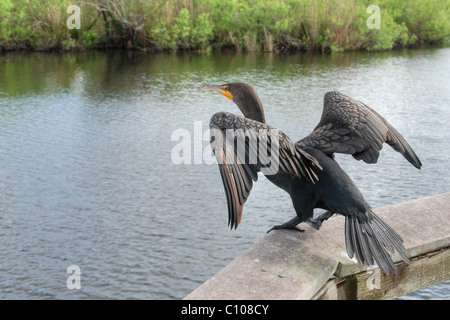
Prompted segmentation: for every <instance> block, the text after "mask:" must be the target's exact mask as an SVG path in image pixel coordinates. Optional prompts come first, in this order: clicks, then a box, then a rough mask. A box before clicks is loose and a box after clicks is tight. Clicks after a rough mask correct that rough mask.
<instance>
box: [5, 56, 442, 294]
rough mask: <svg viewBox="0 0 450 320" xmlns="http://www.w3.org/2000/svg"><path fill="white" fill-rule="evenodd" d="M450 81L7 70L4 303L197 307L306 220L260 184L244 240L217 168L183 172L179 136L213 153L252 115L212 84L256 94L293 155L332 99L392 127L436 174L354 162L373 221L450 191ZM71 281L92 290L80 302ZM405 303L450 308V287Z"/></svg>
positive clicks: (369, 72) (180, 69) (192, 65)
mask: <svg viewBox="0 0 450 320" xmlns="http://www.w3.org/2000/svg"><path fill="white" fill-rule="evenodd" d="M449 74H450V49H449V48H446V49H430V50H428V49H427V50H417V51H404V52H389V53H348V54H335V55H322V56H311V55H286V56H278V55H269V54H257V55H235V54H212V55H203V56H197V55H185V56H177V55H150V54H140V53H125V54H122V53H113V54H108V53H104V52H90V53H82V54H7V55H2V56H0V298H2V299H23V298H32V299H54V298H56V299H80V298H81V299H83V298H89V299H103V298H106V299H124V298H130V299H179V298H183V297H184V296H185V295H187V294H188V293H189V292H190V291H192V290H193V289H195V288H196V287H197V286H198V285H200V284H201V283H202V282H204V281H205V280H206V279H208V278H209V277H211V276H212V275H214V274H215V273H216V272H217V271H219V270H220V269H221V268H222V267H224V266H225V265H227V264H228V263H229V262H230V261H231V260H232V259H234V258H235V257H236V256H238V255H239V254H241V253H242V252H243V251H245V250H246V249H247V248H248V247H249V246H250V245H252V244H254V243H255V242H256V241H257V240H259V239H260V238H261V237H263V236H264V234H265V232H266V231H267V230H268V229H269V228H270V227H271V226H273V225H274V224H277V223H280V222H284V221H285V220H288V219H289V218H291V217H292V216H293V209H292V207H291V201H290V199H289V197H288V196H287V194H284V193H283V192H282V191H281V190H277V189H275V188H274V187H273V186H272V185H271V184H270V182H268V181H266V180H265V179H260V180H259V181H258V183H256V184H255V186H254V188H253V191H252V193H251V196H250V198H249V200H248V202H247V204H246V208H245V213H244V219H243V223H242V224H241V225H240V226H239V228H238V229H237V230H233V231H230V230H229V229H228V228H227V207H226V199H225V194H224V191H223V186H222V181H221V179H220V174H219V171H218V169H217V166H216V165H208V164H205V163H203V164H191V165H175V164H173V162H172V161H171V151H172V148H173V147H174V146H175V145H176V144H178V142H179V141H178V140H177V141H172V139H171V136H172V133H173V132H174V131H175V130H176V129H180V128H182V129H186V130H187V132H189V133H190V134H191V140H189V141H191V142H192V148H194V144H195V146H196V147H197V148H202V149H203V148H206V147H207V144H208V143H207V142H206V141H202V140H201V139H198V137H199V136H198V135H194V123H196V122H197V125H198V124H199V123H200V124H201V125H202V132H201V133H200V134H202V133H203V132H205V131H206V129H207V127H208V123H209V118H210V117H211V115H212V114H213V113H215V112H217V111H230V112H238V110H237V108H236V107H235V105H234V104H232V103H231V102H230V101H229V100H228V99H225V98H224V97H222V96H221V95H219V94H214V93H213V92H211V91H207V92H206V91H201V89H200V88H201V85H202V84H203V83H205V82H209V83H218V84H220V83H225V82H229V81H243V82H248V83H251V84H253V85H254V86H255V88H256V89H257V90H258V92H259V93H260V96H261V100H262V101H263V103H264V106H265V110H266V111H265V112H266V119H267V122H268V123H269V124H270V125H272V126H275V127H277V128H280V129H282V130H283V131H284V132H285V133H287V134H288V135H290V137H291V138H292V139H293V140H296V139H299V138H301V137H303V136H305V135H306V134H308V133H309V132H310V131H311V130H312V129H313V128H314V126H315V125H316V124H317V122H318V120H319V118H320V115H321V112H322V99H323V95H324V93H325V92H326V91H329V90H332V89H338V90H340V91H342V92H344V93H347V94H349V95H351V96H353V97H355V98H357V99H359V100H362V101H363V102H365V103H367V104H368V105H370V106H371V107H373V108H375V109H376V110H377V111H378V112H380V113H381V114H382V115H384V116H385V117H386V118H387V119H389V121H390V122H391V123H392V124H394V126H395V127H396V128H397V129H398V130H399V131H400V132H401V133H402V134H403V135H404V136H405V137H406V139H407V140H408V142H409V143H410V144H411V146H412V147H413V148H414V150H415V151H416V153H417V154H418V155H419V157H420V159H421V161H422V163H423V169H422V170H420V171H418V170H416V169H415V168H414V167H412V166H411V165H409V163H407V162H406V161H405V160H404V159H403V158H402V157H401V156H400V155H399V154H397V153H395V152H394V151H393V150H392V149H391V148H389V147H385V148H384V149H383V150H382V152H381V157H380V161H379V164H377V165H366V164H364V163H361V162H357V161H355V160H353V158H352V157H349V156H338V157H337V159H338V161H339V162H340V164H341V165H342V167H343V168H344V169H345V170H346V171H347V172H348V173H349V174H350V176H351V177H352V178H353V179H354V180H355V182H356V183H357V185H358V186H359V187H360V189H361V191H362V192H363V194H364V195H365V197H366V199H367V200H368V202H369V203H370V204H371V206H372V207H379V206H384V205H388V204H393V203H397V202H402V201H407V200H411V199H416V198H419V197H424V196H429V195H434V194H439V193H443V192H447V191H450V183H449V182H450V179H449V173H448V163H449V161H450V148H449V147H448V146H449V145H448V143H449V142H448V132H449V129H450V128H449V125H448V123H449V122H448V119H450V81H449V80H450V77H449ZM194 137H195V138H196V139H194ZM194 141H195V143H194ZM192 160H193V159H192ZM443 223H448V222H447V221H446V222H443ZM449 230H450V228H449ZM71 265H77V266H79V267H80V268H81V272H82V274H81V289H80V290H76V289H74V290H69V289H68V288H67V286H66V281H67V277H68V276H69V275H68V274H67V273H66V270H67V268H68V267H69V266H71ZM405 298H407V299H428V298H441V299H448V298H450V285H449V283H444V284H441V285H439V286H435V287H433V288H431V289H427V290H423V291H422V292H420V293H414V294H413V295H410V296H407V297H405Z"/></svg>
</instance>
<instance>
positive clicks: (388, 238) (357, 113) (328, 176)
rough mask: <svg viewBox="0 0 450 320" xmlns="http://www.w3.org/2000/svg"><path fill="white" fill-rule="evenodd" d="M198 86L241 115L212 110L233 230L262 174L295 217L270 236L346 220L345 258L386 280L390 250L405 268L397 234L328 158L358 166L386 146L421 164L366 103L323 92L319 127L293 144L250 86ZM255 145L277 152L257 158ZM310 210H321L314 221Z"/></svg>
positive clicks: (258, 149) (215, 149)
mask: <svg viewBox="0 0 450 320" xmlns="http://www.w3.org/2000/svg"><path fill="white" fill-rule="evenodd" d="M202 88H206V89H212V90H215V91H217V92H219V93H221V94H223V95H224V96H226V97H227V98H229V99H230V100H231V101H233V102H234V103H235V104H236V105H237V106H238V107H239V109H240V110H241V112H242V113H243V115H244V117H242V116H239V115H235V114H231V113H228V112H218V113H216V114H214V115H213V116H212V118H211V121H210V129H211V146H212V149H213V152H214V154H215V156H216V159H217V160H218V164H219V169H220V173H221V176H222V180H223V184H224V188H225V193H226V197H227V203H228V218H229V219H228V224H229V225H230V226H231V228H233V227H234V228H237V226H238V225H239V223H240V221H241V218H242V211H243V207H244V203H245V201H246V200H247V197H248V195H249V193H250V191H251V189H252V185H253V181H256V180H257V179H258V172H261V171H262V172H263V173H264V174H265V176H266V177H267V179H269V180H270V181H271V182H272V183H274V184H275V185H276V186H278V187H280V188H281V189H283V190H285V191H286V192H287V193H289V195H290V196H291V199H292V203H293V205H294V208H295V212H296V216H295V217H294V218H292V219H291V220H289V221H288V222H286V223H284V224H281V225H278V226H274V227H273V228H272V229H270V230H269V231H271V230H273V229H296V228H297V227H296V226H297V225H298V224H299V223H301V222H306V223H308V224H310V225H311V226H313V227H314V228H316V229H319V227H320V225H321V224H322V222H323V221H324V220H326V219H328V218H329V217H330V216H331V215H333V214H335V213H337V214H341V215H343V216H345V243H346V248H347V253H348V256H349V257H350V258H353V256H355V255H356V258H357V260H358V261H359V262H360V263H361V264H367V265H373V264H374V261H375V262H376V263H377V264H378V266H379V267H380V268H381V270H382V271H383V272H384V273H386V274H387V273H389V271H392V272H393V273H395V272H396V268H395V265H394V262H393V261H392V258H391V256H390V253H391V254H392V253H393V252H394V251H397V252H398V253H399V254H400V256H401V257H402V259H403V260H404V261H405V262H407V263H409V259H408V257H407V255H406V253H405V249H404V247H403V240H402V238H401V237H400V235H399V234H397V232H395V231H394V230H393V229H392V228H391V227H389V226H388V225H387V224H386V223H385V222H384V221H382V220H381V219H380V218H379V217H378V216H377V215H375V213H374V212H373V211H372V210H371V208H370V206H369V205H368V204H367V202H366V200H365V199H364V197H363V196H362V194H361V192H360V191H359V190H358V188H357V186H356V185H355V183H354V182H353V181H352V180H351V179H350V177H349V176H348V175H347V174H346V173H345V172H344V171H343V170H342V168H341V167H340V166H339V165H338V163H337V162H336V161H335V160H334V153H346V154H351V155H352V156H353V157H354V158H355V159H357V160H363V161H364V162H366V163H376V162H377V160H378V156H379V151H380V150H381V148H382V146H383V143H384V142H386V143H387V144H389V145H390V146H391V147H392V148H393V149H394V150H395V151H398V152H399V153H401V154H402V155H403V156H404V157H405V158H406V159H407V160H408V161H409V162H410V163H411V164H412V165H414V166H415V167H416V168H418V169H420V167H421V165H422V164H421V162H420V160H419V158H418V157H417V155H416V154H415V152H414V151H413V150H412V148H411V147H410V145H409V144H408V143H407V142H406V141H405V139H404V138H403V137H402V136H401V135H400V133H399V132H398V131H397V130H396V129H395V128H394V127H393V126H392V125H391V124H390V123H389V122H388V121H387V120H385V119H384V118H383V117H382V116H380V115H379V114H378V113H377V112H375V111H374V110H373V109H371V108H369V107H368V106H366V105H365V104H364V103H362V102H360V101H357V100H355V99H353V98H351V97H349V96H346V95H344V94H342V93H340V92H338V91H330V92H327V93H326V94H325V97H324V107H323V113H322V118H321V119H320V121H319V124H318V125H317V126H316V128H315V129H314V130H313V131H312V132H311V133H310V134H309V135H308V136H306V137H305V138H303V139H301V140H300V141H298V142H296V143H294V142H293V141H291V139H289V137H288V136H287V135H285V134H284V133H283V132H281V131H278V130H275V128H272V127H270V126H269V125H267V124H266V123H265V117H264V109H263V106H262V103H261V100H260V99H259V97H258V94H257V93H256V91H255V89H254V88H253V87H252V86H250V85H249V84H246V83H227V84H224V85H210V84H205V85H203V87H202ZM230 131H231V132H233V133H234V135H233V134H232V135H231V136H232V137H234V138H233V140H232V141H231V140H227V133H229V132H230ZM236 137H237V138H239V137H241V138H243V140H242V141H244V142H245V143H244V144H242V143H240V146H239V141H236V140H234V139H235V138H236ZM219 141H220V142H219ZM242 141H241V142H242ZM261 141H264V143H265V144H266V145H267V146H268V149H270V148H271V147H275V146H276V149H274V148H272V149H271V150H270V151H269V152H262V150H261V143H260V142H261ZM240 151H241V154H240V155H241V158H240V160H241V161H239V159H238V158H239V157H238V156H239V152H240ZM271 152H272V154H271ZM242 154H243V155H244V158H242ZM252 154H257V159H256V161H253V162H252V161H249V160H250V158H251V155H252ZM274 155H275V156H277V157H278V159H276V161H277V162H276V164H277V166H276V171H275V172H269V173H265V171H264V170H268V167H270V165H272V164H274V163H275V161H274V158H270V159H269V157H271V156H274ZM242 160H244V161H242ZM269 163H270V165H269ZM314 208H322V209H325V210H327V211H326V212H325V213H323V214H322V215H320V216H319V217H318V218H315V219H314V218H313V210H314ZM298 230H300V229H298Z"/></svg>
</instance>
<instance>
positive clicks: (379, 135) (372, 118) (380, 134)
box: [297, 91, 422, 169]
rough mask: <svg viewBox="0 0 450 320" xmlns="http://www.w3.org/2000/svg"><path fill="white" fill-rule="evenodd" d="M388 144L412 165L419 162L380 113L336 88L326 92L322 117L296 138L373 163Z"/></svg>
mask: <svg viewBox="0 0 450 320" xmlns="http://www.w3.org/2000/svg"><path fill="white" fill-rule="evenodd" d="M383 143H387V144H389V145H390V146H391V147H392V148H393V149H394V150H395V151H397V152H399V153H401V154H402V155H403V156H404V157H405V159H406V160H408V161H409V162H410V163H411V164H412V165H413V166H415V167H416V168H418V169H420V167H421V166H422V163H421V162H420V160H419V158H418V157H417V155H416V153H415V152H414V150H413V149H412V148H411V146H410V145H409V144H408V142H406V140H405V139H404V138H403V136H402V135H401V134H400V133H399V132H398V131H397V130H396V129H395V128H394V127H393V126H392V125H391V124H390V123H389V122H388V121H387V120H386V119H384V118H383V117H382V116H381V115H379V114H378V113H377V112H376V111H375V110H373V109H371V108H370V107H368V106H367V105H365V104H364V103H362V102H360V101H357V100H355V99H353V98H351V97H349V96H346V95H344V94H342V93H340V92H338V91H331V92H327V93H326V94H325V98H324V107H323V113H322V118H321V119H320V122H319V124H318V125H317V126H316V128H315V129H314V130H313V132H311V133H310V134H309V135H308V136H306V137H305V138H303V139H302V140H300V141H299V142H297V144H298V145H299V146H309V147H313V148H316V149H319V150H321V151H322V152H324V153H326V154H333V153H345V154H351V155H352V156H353V157H354V158H355V159H356V160H363V161H364V162H366V163H376V162H377V161H378V157H379V155H380V150H381V148H383Z"/></svg>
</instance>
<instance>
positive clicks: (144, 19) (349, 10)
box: [0, 0, 450, 52]
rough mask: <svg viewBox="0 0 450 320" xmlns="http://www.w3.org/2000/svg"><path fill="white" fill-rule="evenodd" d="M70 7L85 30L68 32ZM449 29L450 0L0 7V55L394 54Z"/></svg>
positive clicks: (145, 0) (147, 0) (198, 0)
mask: <svg viewBox="0 0 450 320" xmlns="http://www.w3.org/2000/svg"><path fill="white" fill-rule="evenodd" d="M71 4H75V5H78V6H79V7H80V8H81V29H69V28H67V26H66V21H67V19H68V18H69V17H70V16H71V13H67V7H68V6H69V5H71ZM372 4H376V5H378V6H379V8H380V10H381V11H380V12H381V24H380V29H369V28H368V27H367V25H366V22H367V20H368V19H369V17H370V16H371V15H372V13H370V12H369V13H367V8H368V7H369V6H370V5H372ZM449 21H450V0H410V1H396V0H376V1H373V0H247V1H244V0H226V1H224V0H167V1H163V0H129V1H126V0H85V1H78V2H75V3H70V2H69V1H67V0H42V1H32V0H1V1H0V50H18V49H33V50H52V49H57V50H74V49H91V48H108V47H122V48H128V49H141V50H149V51H166V50H167V51H178V50H201V51H209V50H211V49H212V48H234V49H235V50H237V51H260V50H264V51H298V50H302V51H322V52H329V51H348V50H390V49H393V48H403V47H413V46H419V45H424V44H427V45H428V44H431V45H439V44H447V42H448V39H449V36H450V22H449Z"/></svg>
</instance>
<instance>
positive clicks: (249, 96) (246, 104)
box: [202, 82, 265, 123]
mask: <svg viewBox="0 0 450 320" xmlns="http://www.w3.org/2000/svg"><path fill="white" fill-rule="evenodd" d="M202 89H210V90H214V91H217V92H219V93H220V94H222V95H224V96H225V97H227V98H228V99H230V100H231V101H233V102H234V103H235V104H236V105H237V106H238V107H239V109H240V110H241V112H242V113H243V114H244V116H245V117H246V118H250V119H253V120H257V121H260V122H263V123H265V118H264V109H263V107H262V103H261V100H260V99H259V96H258V94H257V93H256V90H255V89H254V88H253V87H252V86H251V85H249V84H247V83H242V82H231V83H226V84H223V85H214V84H204V85H203V86H202Z"/></svg>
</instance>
